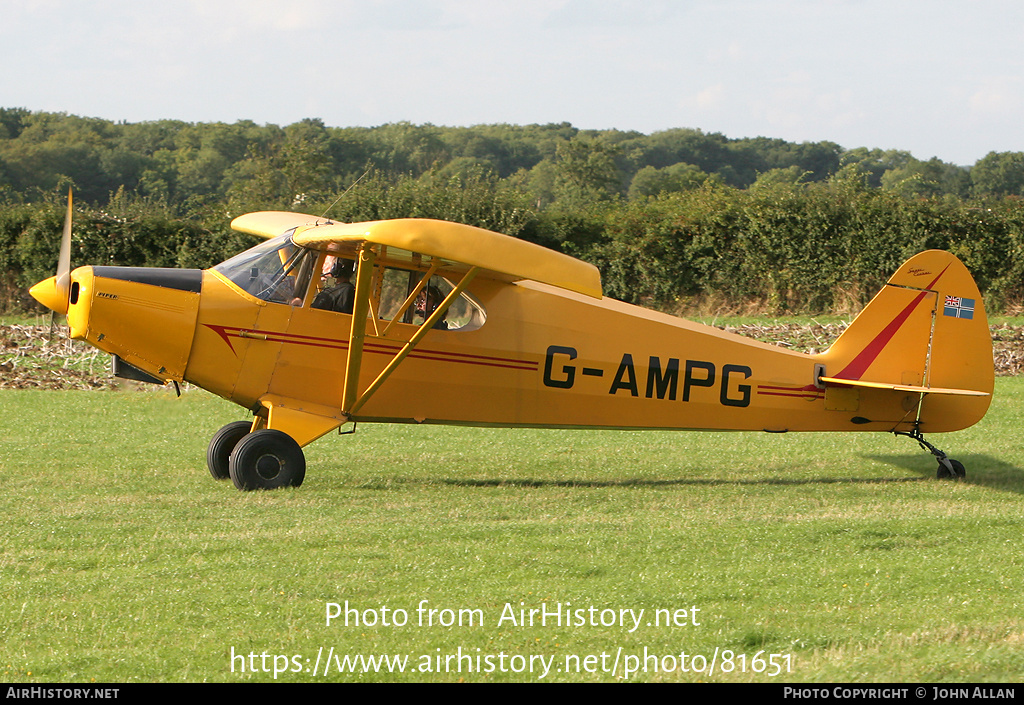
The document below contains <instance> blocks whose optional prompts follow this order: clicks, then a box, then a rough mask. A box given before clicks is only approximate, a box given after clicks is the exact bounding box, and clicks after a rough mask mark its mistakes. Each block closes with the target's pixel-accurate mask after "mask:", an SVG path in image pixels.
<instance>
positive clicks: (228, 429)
mask: <svg viewBox="0 0 1024 705" xmlns="http://www.w3.org/2000/svg"><path fill="white" fill-rule="evenodd" d="M250 428H252V422H251V421H235V422H234V423H229V424H228V425H227V426H224V427H223V428H221V429H220V430H219V431H217V432H216V433H215V434H213V438H211V439H210V445H209V446H208V447H207V448H206V467H208V468H209V469H210V474H211V475H213V479H214V480H226V479H228V478H229V477H231V472H230V470H229V469H228V459H229V458H230V457H231V451H233V450H234V449H235V446H236V445H238V442H239V441H240V440H242V439H243V438H244V437H245V436H246V435H247V434H248V433H249V429H250Z"/></svg>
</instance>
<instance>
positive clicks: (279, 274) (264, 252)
mask: <svg viewBox="0 0 1024 705" xmlns="http://www.w3.org/2000/svg"><path fill="white" fill-rule="evenodd" d="M293 232H294V230H290V231H288V232H286V233H285V234H284V235H280V236H278V237H275V238H274V239H272V240H267V241H266V242H264V243H262V244H259V245H257V246H256V247H253V248H252V249H250V250H246V251H245V252H243V253H241V254H240V255H235V256H234V257H232V258H231V259H229V260H228V261H226V262H222V263H221V264H218V265H217V266H216V267H214V269H215V270H216V271H218V272H220V273H221V274H223V275H224V276H225V277H227V278H228V279H230V280H231V281H232V282H234V283H235V284H236V285H237V286H238V287H239V288H240V289H242V290H243V291H246V292H248V293H250V294H252V295H253V296H255V297H256V298H258V299H262V300H263V301H271V302H274V303H282V304H289V303H295V299H297V298H298V299H301V298H302V296H303V294H304V293H305V291H306V286H307V285H308V284H309V279H310V275H311V274H312V271H313V265H314V263H315V262H316V258H317V253H316V252H315V251H313V250H307V249H306V248H303V247H299V246H297V245H296V244H295V243H293V242H292V233H293Z"/></svg>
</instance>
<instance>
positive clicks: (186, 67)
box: [0, 0, 1024, 165]
mask: <svg viewBox="0 0 1024 705" xmlns="http://www.w3.org/2000/svg"><path fill="white" fill-rule="evenodd" d="M0 58H2V66H3V68H2V70H0V107H7V108H27V109H29V110H32V111H54V112H65V113H70V114H75V115H83V116H89V117H100V118H105V119H108V120H114V121H127V122H141V121H148V120H161V119H177V120H185V121H188V122H216V121H221V122H228V123H232V122H235V121H237V120H252V121H254V122H256V123H259V124H264V123H270V124H276V125H288V124H291V123H293V122H296V121H299V120H301V119H303V118H320V119H322V120H323V121H324V123H325V124H327V125H328V126H332V127H348V126H357V125H362V126H374V125H381V124H385V123H390V122H399V121H408V122H412V123H416V124H423V123H431V124H434V125H449V126H468V125H478V124H491V123H509V124H532V123H552V122H555V123H559V122H569V123H572V124H573V125H575V126H576V127H579V128H584V129H610V128H615V129H619V130H635V131H638V132H642V133H645V134H650V133H652V132H656V131H659V130H666V129H671V128H679V127H683V128H697V129H700V130H703V131H704V132H708V133H714V132H719V133H722V134H724V135H726V136H727V137H732V138H740V137H757V136H765V137H774V138H782V139H785V140H788V141H792V142H817V141H823V140H827V141H831V142H836V143H838V144H840V145H841V146H843V147H845V148H847V149H852V148H856V147H868V148H879V149H899V150H904V151H909V152H911V153H912V154H913V155H914V156H915V157H917V158H918V159H923V160H927V159H930V158H932V157H938V158H939V159H941V160H942V161H945V162H951V163H954V164H960V165H971V164H974V163H975V162H976V161H977V160H978V159H980V158H982V157H984V156H985V155H986V154H988V153H989V152H992V151H995V152H1008V151H1014V152H1016V151H1024V125H1022V121H1021V118H1022V116H1024V2H1020V0H514V1H512V2H509V1H505V2H497V1H494V0H283V1H280V0H162V1H161V2H152V1H150V0H90V2H81V1H80V0H0Z"/></svg>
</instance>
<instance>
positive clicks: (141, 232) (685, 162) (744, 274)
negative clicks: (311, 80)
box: [0, 108, 1024, 312]
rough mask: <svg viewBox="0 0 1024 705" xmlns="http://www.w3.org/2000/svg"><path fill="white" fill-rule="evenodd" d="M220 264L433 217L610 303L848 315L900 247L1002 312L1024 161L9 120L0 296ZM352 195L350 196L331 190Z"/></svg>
mask: <svg viewBox="0 0 1024 705" xmlns="http://www.w3.org/2000/svg"><path fill="white" fill-rule="evenodd" d="M69 186H70V187H73V188H74V190H75V194H76V201H77V202H78V204H79V206H78V212H77V214H76V226H75V231H74V247H73V250H74V251H73V258H72V259H73V264H75V265H79V264H126V265H138V266H176V267H207V266H210V265H212V264H214V263H216V262H218V261H221V260H223V259H226V258H227V257H229V256H230V255H232V254H234V253H235V252H237V251H239V250H241V249H243V248H245V247H247V246H250V245H251V244H252V242H253V241H252V240H251V239H250V238H248V237H246V236H243V235H239V234H237V233H233V232H231V231H230V229H229V228H228V224H229V222H230V219H231V218H232V217H234V216H235V215H239V214H241V213H245V212H249V211H253V210H268V209H274V210H299V211H303V212H310V213H317V214H320V213H324V212H327V213H328V215H330V216H331V217H333V218H336V219H339V220H348V221H356V220H372V219H378V218H392V217H434V218H442V219H446V220H454V221H459V222H464V223H469V224H472V225H477V226H480V227H484V228H488V229H491V230H496V231H499V232H504V233H507V234H510V235H514V236H517V237H522V238H524V239H528V240H531V241H534V242H539V243H541V244H544V245H546V246H548V247H553V248H555V249H559V250H561V251H564V252H567V253H569V254H572V255H574V256H577V257H581V258H583V259H587V260H589V261H592V262H594V263H595V264H597V265H598V266H599V267H600V268H601V270H602V275H603V280H604V283H605V289H606V292H607V293H608V294H609V295H611V296H615V297H616V298H620V299H623V300H626V301H631V302H636V303H643V304H645V305H649V306H652V307H657V308H662V309H669V310H687V309H693V308H695V307H698V306H721V307H728V308H730V309H732V310H739V309H743V308H746V307H751V306H756V307H758V308H759V309H760V310H764V311H771V312H783V311H792V312H817V311H822V310H835V309H839V310H855V309H856V308H859V306H861V305H863V303H864V302H865V301H866V298H867V297H868V296H869V295H870V294H871V293H873V292H874V291H875V290H877V288H878V287H880V286H881V283H882V282H884V280H885V278H886V277H887V276H888V275H889V274H891V272H892V271H894V270H895V267H896V266H898V264H899V263H900V262H901V261H902V260H903V259H905V257H907V256H909V255H910V254H913V253H914V252H917V251H919V250H920V249H925V248H929V247H937V248H941V249H949V250H952V251H954V252H955V253H956V254H958V255H959V256H960V257H961V258H962V259H964V260H965V262H966V263H967V265H968V267H969V268H971V270H972V272H973V273H974V274H975V276H976V278H977V279H978V281H979V284H980V285H981V286H982V289H983V291H984V293H985V296H986V301H987V302H988V304H989V306H990V307H991V308H994V309H996V310H1009V309H1012V308H1013V307H1015V306H1018V305H1019V304H1020V303H1021V302H1022V301H1024V292H1022V291H1021V287H1022V285H1021V281H1022V274H1024V272H1021V266H1022V264H1021V263H1022V262H1024V252H1022V243H1021V239H1022V237H1021V232H1022V230H1021V226H1022V223H1024V208H1022V206H1021V204H1022V202H1024V201H1022V200H1021V196H1024V154H1021V153H1013V152H1003V153H997V152H993V153H991V154H989V155H987V156H986V157H984V158H983V159H981V160H979V161H978V162H977V163H976V164H974V165H973V166H971V167H961V166H955V165H952V164H947V163H944V162H941V161H939V160H937V159H932V160H930V161H927V162H924V161H920V160H917V159H915V158H914V157H913V156H911V155H910V154H909V153H907V152H899V151H886V152H883V151H880V150H870V149H867V148H858V149H851V150H846V149H843V148H841V147H840V146H839V145H837V144H834V143H831V142H816V143H801V144H797V143H790V142H785V141H783V140H777V139H768V138H744V139H730V138H727V137H725V136H723V135H721V134H717V133H714V134H708V133H704V132H702V131H700V130H691V129H677V130H666V131H663V132H657V133H653V134H651V135H644V134H641V133H637V132H623V131H618V130H601V131H594V130H580V129H577V128H575V127H573V126H571V125H569V124H568V123H560V124H549V125H526V126H516V125H482V126H476V127H466V128H454V127H437V126H433V125H412V124H408V123H396V124H389V125H382V126H379V127H373V128H363V127H359V128H353V127H349V128H332V127H327V126H325V125H324V124H323V122H322V121H320V120H303V121H301V122H298V123H295V124H293V125H288V126H286V127H278V126H275V125H256V124H255V123H252V122H250V121H240V122H237V123H234V124H232V125H227V124H223V123H200V124H193V123H183V122H178V121H169V120H168V121H158V122H150V123H134V124H133V123H113V122H110V121H105V120H99V119H95V118H82V117H77V116H71V115H65V114H55V113H33V112H29V111H26V110H22V109H4V108H0V306H2V307H4V308H7V309H11V308H23V307H27V306H31V303H30V302H29V301H28V300H27V299H26V298H25V295H24V287H25V286H26V285H27V284H29V283H31V282H34V281H37V280H38V279H40V278H42V277H44V276H47V275H49V274H50V273H51V270H52V269H53V267H54V266H55V261H56V245H55V243H56V240H57V239H58V237H59V232H60V224H61V220H62V218H63V215H62V214H63V198H64V196H65V194H66V190H67V188H68V187H69ZM339 196H340V199H339Z"/></svg>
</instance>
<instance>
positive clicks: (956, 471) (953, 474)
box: [935, 458, 967, 480]
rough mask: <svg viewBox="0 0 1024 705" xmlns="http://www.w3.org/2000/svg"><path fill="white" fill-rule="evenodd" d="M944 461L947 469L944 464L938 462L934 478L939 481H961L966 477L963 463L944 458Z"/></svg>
mask: <svg viewBox="0 0 1024 705" xmlns="http://www.w3.org/2000/svg"><path fill="white" fill-rule="evenodd" d="M946 460H947V461H948V462H949V467H948V468H947V467H946V464H945V463H943V462H941V461H940V462H939V469H938V470H937V471H936V472H935V477H937V478H939V479H940V480H962V479H963V478H965V477H967V471H966V470H965V469H964V464H963V463H961V462H960V461H959V460H953V459H952V458H946Z"/></svg>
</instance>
